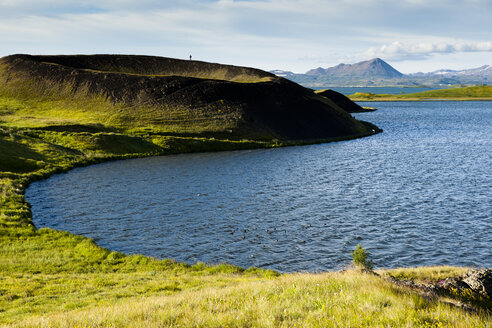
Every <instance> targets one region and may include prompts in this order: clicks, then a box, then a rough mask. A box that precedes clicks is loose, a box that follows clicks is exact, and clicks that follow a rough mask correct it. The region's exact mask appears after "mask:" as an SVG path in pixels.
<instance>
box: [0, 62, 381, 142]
mask: <svg viewBox="0 0 492 328" xmlns="http://www.w3.org/2000/svg"><path fill="white" fill-rule="evenodd" d="M0 96H4V97H9V98H11V99H17V100H21V101H23V102H24V103H25V104H26V106H27V107H28V109H15V110H13V109H10V114H9V115H10V117H11V118H12V117H13V116H15V117H16V121H19V122H23V124H25V125H29V126H35V127H43V126H51V125H60V124H63V125H71V124H86V123H91V124H100V125H102V126H103V127H105V128H109V127H111V128H116V129H119V130H120V131H123V130H124V131H130V130H131V131H137V132H138V131H140V132H142V131H147V132H149V129H150V130H151V132H154V133H167V134H174V135H194V136H226V137H228V138H235V139H241V138H249V139H263V140H264V139H270V140H271V139H273V138H278V139H286V140H306V139H330V138H340V137H348V136H359V135H364V134H368V133H369V131H371V130H372V129H373V127H368V126H367V125H366V124H363V123H361V122H358V121H356V120H355V119H353V118H352V117H351V116H350V115H348V114H346V113H345V111H343V110H342V109H341V108H339V107H338V106H337V105H335V104H334V103H333V102H331V101H329V100H327V99H326V98H323V97H320V96H318V95H316V94H313V92H312V91H311V90H308V89H305V88H303V87H301V86H299V85H297V84H295V83H293V82H291V81H289V80H286V79H284V78H280V77H276V76H275V75H273V74H270V73H267V72H264V71H261V70H257V69H253V68H246V67H237V66H230V65H221V64H213V63H205V62H199V61H186V60H178V59H172V58H163V57H151V56H129V55H89V56H83V55H77V56H30V55H13V56H8V57H4V58H2V59H0Z"/></svg>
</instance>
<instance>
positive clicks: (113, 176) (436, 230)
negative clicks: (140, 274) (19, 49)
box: [26, 102, 492, 272]
mask: <svg viewBox="0 0 492 328" xmlns="http://www.w3.org/2000/svg"><path fill="white" fill-rule="evenodd" d="M362 105H368V106H373V107H377V108H378V111H376V112H372V113H361V114H357V115H356V117H357V118H360V119H363V120H367V121H370V122H373V123H375V124H377V125H378V126H379V127H381V128H383V129H384V132H383V133H380V134H378V135H375V136H371V137H368V138H362V139H357V140H351V141H344V142H338V143H328V144H320V145H310V146H300V147H286V148H278V149H267V150H250V151H234V152H220V153H202V154H184V155H175V156H162V157H154V158H144V159H133V160H125V161H117V162H111V163H103V164H98V165H94V166H90V167H86V168H78V169H74V170H72V171H70V172H68V173H65V174H59V175H56V176H53V177H51V178H49V179H48V180H45V181H39V182H36V183H33V184H32V185H31V187H29V188H28V190H27V191H26V197H27V199H28V201H29V202H30V203H31V204H32V209H33V213H34V214H33V219H34V222H35V224H36V226H37V227H51V228H55V229H61V230H68V231H70V232H73V233H75V234H79V235H84V236H89V237H91V238H93V239H94V240H96V241H97V243H98V244H100V245H102V246H104V247H108V248H110V249H112V250H118V251H121V252H126V253H141V254H146V255H151V256H155V257H158V258H173V259H176V260H178V261H186V262H188V263H195V262H197V261H202V262H207V263H219V262H227V263H232V264H237V265H240V266H243V267H250V266H259V267H265V268H272V269H276V270H280V271H284V272H291V271H303V270H306V271H312V272H313V271H322V270H331V269H340V268H343V267H345V266H347V265H349V264H350V261H351V257H350V251H351V250H353V249H354V248H355V246H356V245H357V243H361V244H362V245H363V246H364V247H365V248H366V249H367V250H368V251H369V252H370V253H371V254H372V256H371V258H372V259H373V260H374V262H375V265H376V267H399V266H415V265H444V264H446V265H466V266H470V265H471V266H479V267H481V266H487V267H491V266H492V102H381V103H366V104H364V103H362Z"/></svg>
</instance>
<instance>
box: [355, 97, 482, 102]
mask: <svg viewBox="0 0 492 328" xmlns="http://www.w3.org/2000/svg"><path fill="white" fill-rule="evenodd" d="M348 97H349V98H350V100H352V101H360V102H363V101H364V102H377V101H381V102H383V101H384V102H405V101H408V102H415V101H429V102H431V101H492V98H443V99H437V98H428V99H427V98H407V99H401V98H390V97H388V98H377V99H375V98H356V97H351V96H348Z"/></svg>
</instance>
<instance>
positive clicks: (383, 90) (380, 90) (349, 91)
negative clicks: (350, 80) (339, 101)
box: [315, 87, 438, 95]
mask: <svg viewBox="0 0 492 328" xmlns="http://www.w3.org/2000/svg"><path fill="white" fill-rule="evenodd" d="M315 89H317V90H322V89H332V90H335V91H337V92H340V93H341V94H344V95H353V94H354V93H356V92H369V93H375V94H389V95H397V94H402V93H415V92H422V91H429V90H437V89H438V88H422V87H411V88H404V87H400V88H398V87H320V88H315Z"/></svg>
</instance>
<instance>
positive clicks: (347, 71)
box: [306, 58, 403, 78]
mask: <svg viewBox="0 0 492 328" xmlns="http://www.w3.org/2000/svg"><path fill="white" fill-rule="evenodd" d="M306 74H307V75H327V76H329V77H330V78H345V77H350V78H355V77H368V78H375V77H376V78H399V77H402V76H403V74H402V73H400V72H398V71H397V70H396V69H394V68H393V67H392V66H391V65H389V64H388V63H387V62H385V61H384V60H382V59H380V58H374V59H371V60H366V61H362V62H359V63H356V64H339V65H337V66H334V67H329V68H326V69H323V68H317V69H314V70H310V71H308V72H306Z"/></svg>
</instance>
